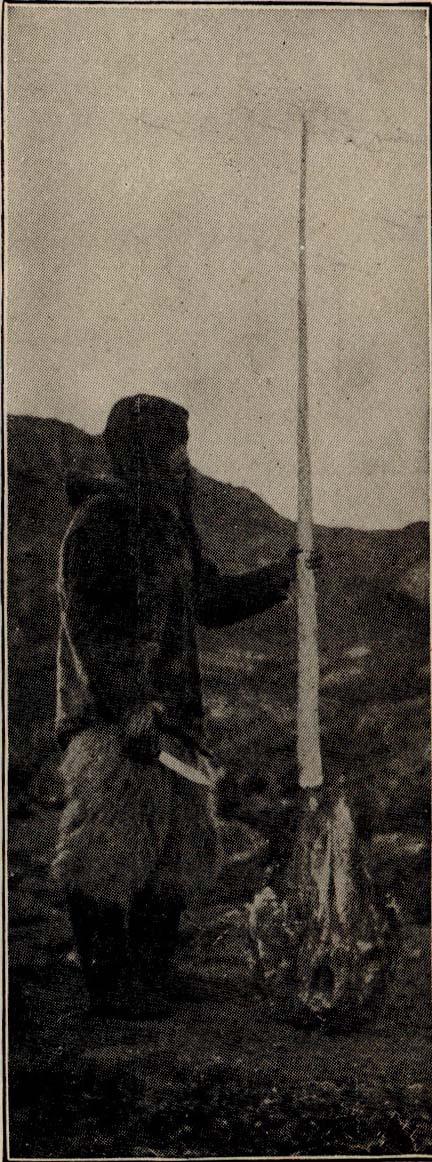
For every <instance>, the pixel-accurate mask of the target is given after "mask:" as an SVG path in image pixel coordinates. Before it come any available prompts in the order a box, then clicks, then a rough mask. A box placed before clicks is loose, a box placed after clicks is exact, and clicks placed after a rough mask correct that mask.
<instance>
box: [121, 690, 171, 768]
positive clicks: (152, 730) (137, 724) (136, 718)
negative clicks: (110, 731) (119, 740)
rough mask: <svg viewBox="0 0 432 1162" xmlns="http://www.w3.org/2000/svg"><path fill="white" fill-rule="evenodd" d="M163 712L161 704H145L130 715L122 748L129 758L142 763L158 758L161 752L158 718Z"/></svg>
mask: <svg viewBox="0 0 432 1162" xmlns="http://www.w3.org/2000/svg"><path fill="white" fill-rule="evenodd" d="M162 711H163V707H162V705H161V704H160V703H159V702H145V703H144V705H142V706H139V707H137V708H136V709H135V710H134V711H133V712H132V713H131V714H130V716H129V717H128V719H127V722H126V726H125V731H124V735H123V747H122V749H123V752H124V754H126V755H128V757H129V758H133V759H136V760H140V761H141V762H144V761H146V760H151V759H154V758H157V756H158V754H159V751H160V744H159V731H158V717H159V715H160V714H161V713H162Z"/></svg>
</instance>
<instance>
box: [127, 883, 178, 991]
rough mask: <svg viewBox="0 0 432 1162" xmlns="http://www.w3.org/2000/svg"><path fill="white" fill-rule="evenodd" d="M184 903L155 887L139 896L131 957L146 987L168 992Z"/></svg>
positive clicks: (131, 921)
mask: <svg viewBox="0 0 432 1162" xmlns="http://www.w3.org/2000/svg"><path fill="white" fill-rule="evenodd" d="M182 910H183V904H182V900H181V898H180V897H179V896H178V895H175V894H173V893H170V894H169V893H164V894H161V893H156V892H155V891H154V890H152V888H151V887H149V888H148V889H146V891H144V892H142V893H139V894H138V895H136V896H135V898H134V900H133V903H132V907H131V911H130V917H129V941H130V950H131V956H132V959H133V962H134V966H135V973H136V975H137V977H138V978H139V979H140V980H141V981H142V982H143V984H144V985H145V986H148V987H149V988H151V989H154V990H156V991H157V992H158V991H164V992H165V991H166V986H167V983H168V982H169V980H170V978H171V973H172V959H173V956H174V953H175V950H176V948H177V942H178V930H179V925H180V918H181V914H182Z"/></svg>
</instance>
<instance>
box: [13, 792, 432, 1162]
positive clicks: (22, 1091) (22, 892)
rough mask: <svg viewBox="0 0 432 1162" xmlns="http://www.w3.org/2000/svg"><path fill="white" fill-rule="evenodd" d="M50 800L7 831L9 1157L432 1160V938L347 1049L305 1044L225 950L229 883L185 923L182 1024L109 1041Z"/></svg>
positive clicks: (135, 1027) (401, 959)
mask: <svg viewBox="0 0 432 1162" xmlns="http://www.w3.org/2000/svg"><path fill="white" fill-rule="evenodd" d="M52 790H53V794H52V798H53V800H54V802H53V803H51V804H50V803H48V804H47V805H42V804H41V803H39V804H38V803H37V802H36V801H35V800H33V802H31V800H30V799H29V797H28V796H27V798H24V797H22V798H21V799H17V800H15V802H14V803H13V804H12V810H11V818H10V848H9V869H10V892H9V939H10V1027H9V1041H10V1076H9V1086H10V1089H9V1102H10V1135H11V1141H10V1146H11V1154H12V1156H15V1157H16V1156H18V1157H41V1158H43V1157H51V1158H58V1157H70V1158H79V1157H95V1158H96V1157H116V1156H120V1157H125V1156H127V1157H140V1156H147V1157H172V1156H173V1155H174V1156H180V1157H198V1156H205V1155H211V1156H219V1157H220V1156H223V1155H228V1156H238V1155H239V1154H240V1155H250V1156H251V1157H252V1156H254V1155H260V1154H261V1155H287V1154H288V1155H292V1154H295V1155H297V1154H306V1155H308V1154H314V1155H317V1154H318V1155H325V1154H334V1153H345V1154H348V1155H350V1154H355V1153H358V1152H362V1153H365V1154H383V1155H386V1154H389V1153H397V1154H408V1153H423V1154H425V1153H428V1152H432V1121H431V1113H432V1110H431V1096H432V1095H431V1092H430V1082H429V1078H430V1026H431V1012H430V1007H429V997H428V992H427V981H428V973H429V960H428V944H429V940H428V928H427V927H425V926H419V925H418V924H414V923H412V917H410V916H409V915H408V914H407V913H406V914H405V916H404V922H403V926H402V930H401V936H400V947H399V955H398V959H397V962H396V966H395V968H394V971H393V973H392V974H391V975H390V978H389V981H388V987H387V992H386V995H385V996H383V998H382V1005H380V1006H379V1014H378V1016H377V1015H375V1016H374V1018H373V1019H369V1021H366V1023H365V1024H364V1025H363V1026H362V1027H361V1028H360V1029H359V1030H358V1031H357V1032H355V1033H351V1034H350V1035H343V1032H342V1033H338V1034H334V1033H333V1034H328V1033H325V1032H321V1031H320V1030H316V1029H315V1030H314V1029H313V1030H304V1029H301V1028H296V1027H293V1024H292V1023H291V1020H290V1017H289V1014H288V1016H287V1015H286V1014H285V1013H284V1011H283V1009H282V1007H281V1006H280V1005H278V1004H276V1005H275V1004H274V1003H272V1002H270V1001H269V1000H268V999H266V998H265V997H263V996H261V995H260V994H259V992H257V990H256V988H255V987H254V982H253V979H252V977H251V974H250V972H249V971H248V969H247V967H246V964H245V960H244V956H243V949H242V948H241V947H240V945H239V946H238V947H236V944H235V941H233V940H232V939H231V940H230V942H229V943H227V941H220V939H219V940H215V939H214V933H215V931H216V930H217V927H218V922H219V931H220V919H221V917H223V916H227V914H229V913H230V912H231V911H232V907H233V897H234V898H235V896H236V895H237V902H238V903H241V900H242V898H244V893H245V883H244V879H245V877H246V879H247V876H246V873H245V870H244V868H243V870H241V869H237V871H235V869H234V870H233V869H232V870H231V882H229V880H228V881H225V882H221V885H220V892H219V898H217V897H215V899H214V900H213V901H212V907H209V908H208V909H206V910H205V911H204V912H202V913H201V915H200V916H195V917H194V918H191V917H189V918H187V921H186V922H185V925H184V929H183V934H182V947H181V949H180V953H179V959H178V969H179V973H180V977H181V979H182V980H183V982H184V985H185V986H187V987H181V988H180V999H179V998H177V1000H176V1001H175V1002H174V1007H173V1011H172V1014H171V1016H170V1017H169V1018H168V1019H167V1020H165V1021H163V1022H160V1023H157V1022H148V1023H136V1024H132V1023H130V1024H129V1023H122V1022H115V1021H112V1022H109V1023H107V1024H105V1025H103V1024H102V1023H98V1022H96V1021H95V1020H94V1019H93V1020H90V1019H89V1018H88V1017H87V1016H86V996H85V992H84V989H83V986H82V981H81V975H80V971H79V966H78V964H77V962H76V958H75V955H74V952H73V946H72V942H71V933H70V930H69V926H68V922H67V918H66V915H65V912H64V908H63V904H62V900H61V897H59V896H57V894H56V890H55V888H54V885H53V884H52V881H51V879H50V876H49V862H50V858H51V855H52V847H53V842H54V840H55V833H56V828H57V822H58V807H57V806H56V804H55V793H54V792H55V787H53V789H52ZM45 793H46V789H45ZM35 794H36V788H35ZM238 838H239V836H238V835H237V836H236V838H234V837H232V840H233V843H234V846H235V842H236V841H238ZM233 877H234V879H235V878H236V881H237V882H236V883H234V881H233ZM242 877H243V883H242ZM227 894H229V895H230V896H231V902H230V904H227V901H226V896H227ZM224 897H225V899H224ZM192 921H194V922H192ZM197 932H198V933H199V937H198V938H197V935H196V934H197ZM205 937H207V939H206V938H205ZM209 966H210V970H211V971H210V972H209ZM191 988H192V996H190V995H189V997H188V999H186V998H187V994H188V992H189V993H190V990H191ZM181 994H183V998H182V997H181Z"/></svg>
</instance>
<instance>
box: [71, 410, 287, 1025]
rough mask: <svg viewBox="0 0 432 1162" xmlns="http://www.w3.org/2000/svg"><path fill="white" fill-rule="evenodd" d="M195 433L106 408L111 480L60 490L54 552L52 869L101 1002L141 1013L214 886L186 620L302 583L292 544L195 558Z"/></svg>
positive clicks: (236, 612) (209, 777)
mask: <svg viewBox="0 0 432 1162" xmlns="http://www.w3.org/2000/svg"><path fill="white" fill-rule="evenodd" d="M187 421H188V413H187V412H186V411H185V409H184V408H182V407H179V406H178V405H176V404H173V403H170V402H168V401H166V400H163V399H159V398H157V397H153V396H146V395H136V396H133V397H130V398H125V399H122V400H120V401H119V402H118V403H117V404H116V405H115V406H114V408H113V409H112V411H111V414H110V416H109V418H108V422H107V426H106V430H105V444H106V448H107V452H108V454H109V457H110V459H111V463H112V468H113V477H112V478H110V479H108V478H106V479H104V478H101V479H100V480H95V479H93V480H89V481H77V480H74V481H70V482H69V488H68V491H69V499H70V502H71V504H72V505H74V507H75V514H74V516H73V519H72V521H71V524H70V526H69V528H68V530H67V532H66V535H65V538H64V541H63V544H62V547H61V552H60V566H59V583H58V590H59V602H60V634H59V646H58V674H57V719H56V724H57V737H58V741H59V743H60V746H61V747H62V748H63V750H64V752H65V753H64V758H63V763H62V772H63V776H64V780H65V786H66V799H67V805H66V808H65V811H64V813H63V818H62V823H61V828H60V836H59V844H58V852H57V858H56V870H57V873H58V875H59V876H60V878H61V880H62V882H63V884H64V887H65V890H66V893H67V898H68V904H69V911H70V917H71V921H72V926H73V931H74V935H75V940H76V944H77V947H78V951H79V955H80V959H81V964H82V968H83V972H84V976H85V980H86V984H87V988H88V991H89V994H90V999H91V1002H92V1004H93V1006H94V1007H95V1008H96V1009H98V1010H102V1011H106V1012H109V1011H115V1012H129V1013H130V1014H131V1015H133V1016H139V1015H140V1014H141V1015H156V1014H157V1013H162V1011H163V1009H164V1007H165V1002H164V1000H163V997H162V993H165V992H166V984H167V977H168V973H169V970H170V962H171V958H172V955H173V953H174V951H175V947H176V940H177V933H178V927H179V922H180V916H181V912H182V909H183V908H184V907H185V906H187V905H189V904H191V903H193V902H194V901H196V900H197V899H198V896H199V895H201V898H202V897H203V896H204V897H205V896H206V894H208V893H209V892H211V889H212V883H213V881H214V876H215V873H216V869H217V860H218V842H217V818H216V812H215V806H214V799H213V794H212V787H214V786H215V784H216V782H217V778H218V772H217V770H216V768H215V767H214V765H213V763H212V761H211V758H210V756H209V754H208V752H207V751H206V748H205V745H204V740H203V706H202V698H201V682H200V672H199V664H198V654H197V641H196V625H197V623H198V624H199V625H204V626H212V627H217V626H224V625H228V624H232V623H234V622H236V621H240V620H242V619H243V618H246V617H251V616H252V615H253V614H256V613H261V612H262V611H264V610H265V609H267V608H269V607H270V606H271V605H273V604H275V603H276V602H277V601H280V600H282V599H283V598H284V597H285V596H286V592H287V589H288V587H289V584H290V582H291V580H292V578H293V576H294V572H295V557H296V550H292V551H291V552H289V553H288V554H287V556H286V557H285V558H284V559H283V560H282V562H280V563H279V564H278V565H272V566H268V567H266V568H263V569H259V570H258V571H256V572H253V573H248V574H243V575H241V576H237V575H233V576H221V575H220V574H219V572H218V570H217V568H216V567H215V565H214V564H213V563H211V562H210V561H208V560H207V559H206V558H205V556H204V555H203V552H202V549H201V545H200V541H199V538H198V534H197V532H196V529H195V526H194V522H193V518H192V512H191V503H190V494H191V472H190V466H189V461H188V458H187V452H186V444H187V438H188V427H187ZM163 754H165V755H167V754H168V758H169V759H171V767H168V768H167V766H166V765H164V763H163V761H162V760H161V759H160V756H161V755H163ZM172 760H174V761H172ZM173 767H174V769H172V768H173ZM184 769H186V770H187V769H189V770H190V771H192V773H193V772H195V776H196V780H194V781H190V779H189V778H187V777H184V773H182V772H184Z"/></svg>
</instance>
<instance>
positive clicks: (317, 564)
mask: <svg viewBox="0 0 432 1162" xmlns="http://www.w3.org/2000/svg"><path fill="white" fill-rule="evenodd" d="M323 560H324V557H323V554H322V552H321V550H320V549H314V550H313V552H312V553H310V554H309V556H308V557H306V560H305V565H306V569H312V571H313V572H314V573H317V572H318V570H319V569H321V566H322V563H323Z"/></svg>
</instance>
